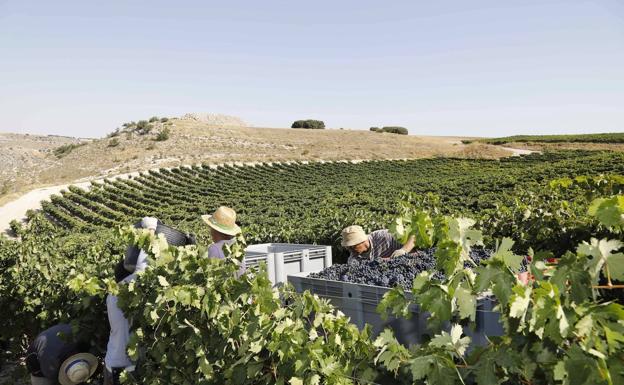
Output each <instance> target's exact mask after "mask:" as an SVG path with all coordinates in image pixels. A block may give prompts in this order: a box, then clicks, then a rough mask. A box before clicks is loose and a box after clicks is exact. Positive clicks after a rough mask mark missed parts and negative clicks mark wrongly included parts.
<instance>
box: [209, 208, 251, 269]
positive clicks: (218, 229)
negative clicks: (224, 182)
mask: <svg viewBox="0 0 624 385" xmlns="http://www.w3.org/2000/svg"><path fill="white" fill-rule="evenodd" d="M201 218H202V220H203V221H204V222H206V224H207V225H208V226H209V227H210V237H211V238H212V241H213V242H214V243H213V244H212V245H210V247H208V258H217V259H224V258H225V254H224V253H223V246H225V245H232V244H234V242H235V241H236V239H235V236H236V235H238V234H240V232H241V229H240V227H238V225H237V224H236V211H234V210H232V209H231V208H229V207H226V206H221V207H219V208H217V210H215V212H214V213H212V215H202V216H201ZM243 273H245V265H244V264H243V265H242V266H241V269H240V270H239V274H243Z"/></svg>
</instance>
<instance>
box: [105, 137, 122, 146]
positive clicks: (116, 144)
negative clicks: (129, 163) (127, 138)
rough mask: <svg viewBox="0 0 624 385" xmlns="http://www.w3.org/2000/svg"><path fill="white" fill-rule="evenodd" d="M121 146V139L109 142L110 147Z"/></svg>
mask: <svg viewBox="0 0 624 385" xmlns="http://www.w3.org/2000/svg"><path fill="white" fill-rule="evenodd" d="M117 146H119V139H117V138H113V139H111V140H110V141H109V142H108V147H117Z"/></svg>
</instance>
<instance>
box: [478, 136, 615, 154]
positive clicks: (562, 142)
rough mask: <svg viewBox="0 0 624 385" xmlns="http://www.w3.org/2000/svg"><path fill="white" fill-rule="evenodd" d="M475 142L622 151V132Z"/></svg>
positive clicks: (548, 149) (493, 139) (558, 148)
mask: <svg viewBox="0 0 624 385" xmlns="http://www.w3.org/2000/svg"><path fill="white" fill-rule="evenodd" d="M477 142H479V143H486V144H496V145H503V146H506V147H512V148H516V149H525V150H533V151H558V150H595V151H624V132H614V133H604V134H576V135H513V136H505V137H500V138H484V139H479V140H478V141H477Z"/></svg>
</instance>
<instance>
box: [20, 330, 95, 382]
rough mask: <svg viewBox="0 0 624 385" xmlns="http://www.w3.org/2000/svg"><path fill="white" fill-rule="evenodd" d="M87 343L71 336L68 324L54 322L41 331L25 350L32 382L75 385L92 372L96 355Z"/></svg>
mask: <svg viewBox="0 0 624 385" xmlns="http://www.w3.org/2000/svg"><path fill="white" fill-rule="evenodd" d="M88 351H89V343H88V342H85V341H81V340H79V339H78V338H74V335H73V334H72V328H71V326H69V325H67V324H58V325H55V326H52V327H51V328H49V329H47V330H44V331H43V332H41V333H40V334H39V335H38V336H37V338H35V340H34V341H33V342H32V343H31V344H30V346H29V347H28V350H27V351H26V367H27V368H28V371H29V372H30V381H31V384H32V385H53V384H61V385H77V384H82V383H84V382H86V381H87V380H88V379H89V378H90V377H91V376H92V375H93V373H95V371H96V369H97V367H98V359H97V358H96V357H95V356H94V355H93V354H91V353H89V352H88Z"/></svg>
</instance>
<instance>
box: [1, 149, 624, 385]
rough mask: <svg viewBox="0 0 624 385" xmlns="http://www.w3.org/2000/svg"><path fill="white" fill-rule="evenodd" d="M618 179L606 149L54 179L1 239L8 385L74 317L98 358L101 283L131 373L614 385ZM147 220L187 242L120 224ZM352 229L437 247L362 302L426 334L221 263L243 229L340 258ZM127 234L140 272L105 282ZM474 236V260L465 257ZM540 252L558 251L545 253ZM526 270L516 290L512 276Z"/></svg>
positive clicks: (238, 250)
mask: <svg viewBox="0 0 624 385" xmlns="http://www.w3.org/2000/svg"><path fill="white" fill-rule="evenodd" d="M623 175H624V154H622V153H612V152H582V151H574V152H572V151H569V152H553V153H544V154H532V155H529V156H522V157H514V158H508V159H502V160H500V161H491V160H487V161H486V160H463V159H443V158H440V159H423V160H412V161H371V162H362V163H357V164H353V163H340V162H338V163H310V164H299V163H292V164H273V165H268V164H260V165H256V166H240V167H238V166H224V167H218V168H212V167H208V166H205V167H204V166H195V167H182V168H177V169H170V170H166V169H163V170H160V171H152V172H148V173H143V174H142V175H140V176H139V177H136V178H132V179H130V180H115V181H106V182H104V183H100V184H94V185H93V187H92V188H91V189H90V190H89V191H84V190H81V189H78V188H75V187H70V188H69V190H68V191H66V192H63V193H62V195H59V196H55V197H53V198H52V199H51V201H49V202H43V203H42V210H41V212H31V213H30V214H29V221H28V223H26V224H18V223H13V224H12V227H13V230H14V231H15V232H16V234H17V235H19V239H17V240H15V239H5V238H0V308H2V309H3V311H4V312H5V314H7V315H10V316H7V317H2V318H1V321H0V345H1V347H2V349H3V351H2V352H0V365H1V363H2V359H6V360H9V361H10V362H11V363H13V364H12V366H10V367H12V368H14V371H13V373H12V374H11V377H10V379H9V382H8V383H19V382H17V381H18V379H23V378H26V377H27V375H26V373H25V369H24V367H23V366H20V365H16V364H14V363H15V362H17V360H18V357H20V356H21V355H23V353H24V351H25V349H26V346H27V344H28V341H29V340H32V338H33V337H34V336H36V335H37V333H38V332H39V331H41V330H43V329H44V328H47V327H49V326H51V325H53V324H55V323H57V322H59V321H64V322H68V321H72V322H73V324H74V325H75V326H79V327H80V329H81V331H83V332H84V333H85V335H88V336H89V338H90V341H91V343H92V350H93V351H94V352H96V353H97V354H99V355H100V356H102V355H103V354H104V352H105V348H106V342H107V338H108V332H109V331H108V325H107V322H106V310H105V308H106V307H105V304H104V299H105V296H106V295H107V293H115V294H118V295H119V298H120V304H121V305H120V306H121V307H122V309H123V310H124V312H126V314H127V315H128V316H129V317H130V318H132V319H133V327H136V330H135V333H134V334H133V338H132V341H131V344H130V346H129V350H128V353H129V354H130V355H131V357H132V358H133V359H139V362H140V365H139V367H140V368H141V378H140V380H139V381H138V382H137V381H129V382H128V383H140V384H148V385H157V384H189V385H190V384H221V383H232V384H254V385H255V384H267V383H270V384H273V383H275V384H291V385H304V384H305V385H312V384H336V385H338V384H425V383H427V384H462V385H467V384H490V383H491V384H506V385H510V384H519V383H521V384H535V385H537V384H553V383H558V384H583V385H589V384H605V385H612V384H623V383H624V356H623V355H622V351H624V307H623V306H622V302H623V301H622V296H621V293H622V290H619V291H618V290H611V289H612V288H613V287H611V286H610V285H612V284H615V285H616V287H617V286H619V285H622V281H624V269H622V266H624V253H622V250H623V249H624V243H623V241H624V238H623V234H624V195H622V194H623V193H624V176H623ZM219 205H229V206H231V207H233V208H235V209H236V210H237V212H238V213H239V222H240V224H241V225H242V229H243V236H244V239H243V238H240V239H239V240H238V241H239V242H238V243H237V244H235V245H234V246H233V247H232V254H231V255H229V256H228V257H227V258H226V259H225V260H214V259H209V258H205V257H204V255H205V248H206V246H207V245H208V244H209V243H210V240H209V237H208V234H207V229H206V226H205V225H202V224H201V220H200V215H201V214H205V213H208V212H211V211H213V210H214V209H215V208H216V207H217V206H219ZM145 215H151V216H157V217H159V218H160V219H162V220H164V221H165V222H166V223H168V224H169V225H173V226H177V227H180V228H181V229H184V230H186V231H190V232H194V233H196V234H197V235H198V240H199V245H198V246H189V247H185V248H176V247H167V245H166V243H164V241H163V240H162V239H155V238H154V237H153V236H151V235H150V234H148V233H147V232H146V231H143V232H142V231H139V230H133V229H131V228H129V227H128V225H130V224H131V223H134V222H135V221H136V220H137V219H138V218H140V217H142V216H145ZM470 218H473V219H474V221H473V220H472V219H470ZM351 224H360V225H363V226H364V227H365V228H366V229H367V230H374V229H378V228H390V229H391V231H392V232H393V233H395V235H396V236H397V237H398V239H401V240H402V241H405V240H407V238H408V237H409V236H415V237H416V240H417V248H418V249H419V250H433V248H435V250H436V251H435V252H434V254H435V255H433V254H432V255H431V258H429V260H428V261H424V262H426V263H427V264H428V265H431V266H434V265H435V268H436V269H437V270H438V271H439V272H443V273H444V277H442V276H440V277H438V278H439V279H433V278H435V277H432V274H434V272H433V271H423V272H421V273H420V274H418V275H417V276H416V277H415V279H414V280H413V282H411V284H409V285H408V284H407V282H402V281H401V282H399V281H400V280H399V281H397V282H395V283H397V284H402V283H403V284H405V285H404V287H400V286H397V287H395V288H394V289H392V290H391V291H389V292H388V294H387V295H386V296H385V297H384V300H383V301H382V304H381V305H380V307H379V309H378V310H379V311H380V312H382V313H392V314H393V315H395V316H405V314H406V311H407V309H409V308H410V307H411V306H413V305H417V306H419V307H420V308H421V309H423V310H424V311H426V312H428V313H430V314H431V315H432V316H431V317H430V318H429V321H428V326H430V327H431V328H433V329H432V330H435V333H436V334H435V336H434V337H433V338H432V339H431V340H430V341H427V342H425V343H423V344H421V345H415V346H412V347H410V348H409V349H408V348H407V347H405V346H402V345H400V344H399V343H398V342H397V341H396V340H395V338H394V336H393V333H392V330H390V329H387V330H386V331H384V332H383V333H382V334H381V335H379V336H378V337H373V336H372V335H371V333H372V331H371V329H369V328H365V329H364V330H361V331H360V330H358V329H357V327H356V326H355V325H353V324H351V323H350V322H349V320H348V319H347V318H346V317H345V316H344V315H342V314H341V313H340V312H337V311H336V309H335V308H334V307H333V306H331V305H330V304H329V303H328V302H327V301H325V300H322V299H319V298H318V297H314V296H312V295H311V294H310V293H304V294H298V293H294V292H292V290H291V289H290V288H289V287H283V288H280V289H279V290H277V289H274V288H272V285H271V282H270V281H269V280H268V278H267V275H266V274H255V273H253V272H250V273H249V274H245V275H243V276H242V277H238V276H237V274H236V272H237V271H238V268H239V267H238V264H239V263H240V261H241V260H242V258H243V254H244V253H243V249H244V243H245V241H246V242H247V243H248V244H249V243H260V242H293V243H319V244H328V245H333V246H335V247H334V254H335V256H336V258H335V259H334V262H340V261H341V259H342V257H343V255H341V253H343V252H344V250H342V249H341V248H340V247H338V245H339V234H340V230H341V229H342V228H343V227H345V226H347V225H351ZM121 226H126V227H124V228H122V229H121V230H120V227H121ZM129 243H132V244H135V245H138V246H140V247H141V248H142V249H144V250H146V251H147V252H148V254H149V255H150V258H151V259H150V261H151V262H150V266H149V268H148V269H147V270H146V271H145V272H144V274H142V275H141V276H140V277H139V278H138V279H137V281H136V284H130V285H118V284H116V283H115V282H114V279H113V277H114V274H113V267H114V265H115V263H116V262H117V261H118V260H119V258H120V256H121V255H122V254H123V251H124V250H125V248H126V247H127V245H128V244H129ZM483 246H485V248H487V249H489V250H492V254H491V256H490V258H488V259H487V260H483V261H480V262H479V265H478V266H473V268H466V265H465V264H466V263H468V264H469V265H470V266H472V264H474V265H476V263H473V262H474V258H472V259H471V260H473V262H470V261H469V260H468V259H470V258H471V256H472V255H473V254H475V253H477V254H478V253H480V251H479V250H482V247H483ZM430 248H432V249H430ZM473 248H474V250H473ZM471 253H472V254H471ZM527 255H530V256H532V257H531V258H527ZM552 257H558V258H556V260H557V261H559V262H558V263H557V264H554V265H547V264H546V262H548V261H550V260H552ZM477 259H478V258H477ZM529 259H530V261H529V265H528V266H525V265H526V262H524V261H527V260H529ZM397 262H400V261H399V260H397ZM549 263H550V262H549ZM366 268H368V266H366ZM525 269H526V270H528V272H529V273H530V277H531V279H532V281H529V282H528V283H522V282H520V281H519V280H518V279H517V274H518V273H519V272H520V271H524V270H525ZM371 274H373V273H371ZM364 278H367V277H364ZM410 278H411V277H410ZM367 279H368V278H367ZM381 284H383V285H386V284H385V283H383V282H382V283H381ZM388 285H390V283H388ZM390 286H394V285H390ZM404 288H411V296H410V297H409V298H408V297H406V296H405V291H404ZM486 294H487V295H493V296H494V298H495V300H496V301H497V302H498V304H499V306H498V307H497V308H496V309H497V310H496V311H498V312H499V313H500V317H501V318H500V319H501V322H502V323H503V325H504V329H505V335H504V336H502V337H500V338H493V339H492V340H491V341H490V345H488V346H486V347H483V348H480V349H476V350H475V351H472V352H468V351H467V347H468V346H469V340H470V339H469V337H467V336H464V332H463V331H462V330H463V329H462V327H474V325H475V316H476V314H477V312H478V311H479V310H478V309H477V298H479V297H480V296H483V295H486ZM444 325H451V326H449V327H450V329H449V328H446V327H445V326H444ZM174 345H175V346H176V347H178V348H176V349H171V346H174ZM100 380H101V378H99V377H98V379H96V380H95V382H94V383H96V384H97V383H99V382H98V381H100ZM11 381H12V382H11ZM1 382H2V381H1V379H0V383H1Z"/></svg>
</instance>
